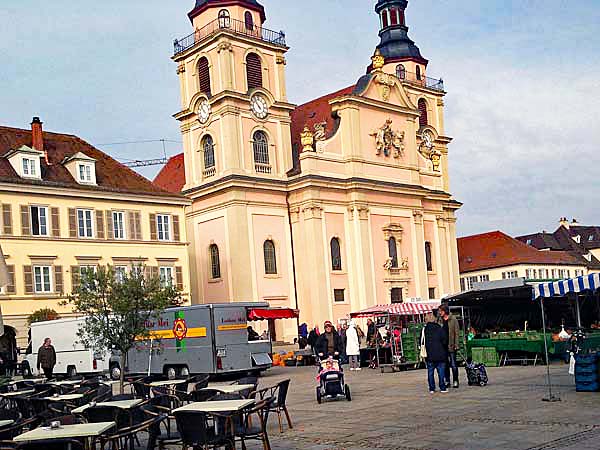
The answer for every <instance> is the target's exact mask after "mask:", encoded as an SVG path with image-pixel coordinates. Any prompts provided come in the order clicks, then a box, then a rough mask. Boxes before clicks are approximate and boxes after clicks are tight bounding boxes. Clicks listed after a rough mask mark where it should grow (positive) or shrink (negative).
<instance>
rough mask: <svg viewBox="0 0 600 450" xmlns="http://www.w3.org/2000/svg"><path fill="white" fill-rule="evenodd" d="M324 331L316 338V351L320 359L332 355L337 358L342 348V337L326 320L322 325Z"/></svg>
mask: <svg viewBox="0 0 600 450" xmlns="http://www.w3.org/2000/svg"><path fill="white" fill-rule="evenodd" d="M323 328H324V329H325V332H324V333H322V334H321V335H320V336H319V339H318V340H317V345H316V347H317V353H318V355H319V357H320V358H321V359H323V358H327V357H329V356H332V357H333V358H334V359H339V358H340V356H341V354H342V352H343V351H344V349H343V348H342V338H341V336H340V335H339V334H338V332H337V331H335V328H333V324H332V323H331V322H330V321H329V320H327V321H326V322H325V324H324V326H323Z"/></svg>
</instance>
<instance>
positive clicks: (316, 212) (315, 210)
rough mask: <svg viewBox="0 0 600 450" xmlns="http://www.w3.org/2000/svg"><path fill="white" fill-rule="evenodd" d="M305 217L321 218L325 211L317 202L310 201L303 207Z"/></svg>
mask: <svg viewBox="0 0 600 450" xmlns="http://www.w3.org/2000/svg"><path fill="white" fill-rule="evenodd" d="M302 213H303V214H304V219H305V220H306V219H320V218H321V216H322V213H323V208H322V207H321V205H319V204H317V203H308V204H307V205H305V206H303V207H302Z"/></svg>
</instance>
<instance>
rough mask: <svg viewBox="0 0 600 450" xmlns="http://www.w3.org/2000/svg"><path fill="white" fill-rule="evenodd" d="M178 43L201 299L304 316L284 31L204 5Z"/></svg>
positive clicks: (235, 6)
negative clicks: (294, 310)
mask: <svg viewBox="0 0 600 450" xmlns="http://www.w3.org/2000/svg"><path fill="white" fill-rule="evenodd" d="M188 17H189V19H190V21H191V23H192V26H193V30H194V31H193V32H192V33H191V34H190V35H189V36H187V37H185V38H182V39H178V40H176V41H175V42H174V47H175V53H174V56H173V60H174V61H175V62H176V63H177V73H178V74H179V81H180V90H181V111H180V112H178V113H176V114H175V118H176V119H177V120H179V122H180V128H181V133H182V136H183V143H184V144H183V145H184V159H185V185H184V188H183V193H184V194H185V195H186V196H188V197H189V198H190V199H191V200H192V205H191V207H190V208H188V212H187V214H186V217H187V229H188V230H189V234H188V236H189V237H190V241H191V242H190V258H191V261H190V266H191V267H192V286H193V287H192V297H193V299H194V301H195V302H204V303H206V302H227V301H269V302H271V303H272V304H274V305H275V306H295V305H294V303H293V299H291V298H290V293H293V292H294V288H293V270H292V259H291V251H290V249H291V245H290V242H291V237H290V227H289V222H288V213H287V204H286V192H285V180H286V178H287V175H286V173H287V172H288V171H289V170H290V169H291V168H292V166H293V163H292V151H291V135H290V123H291V119H290V112H291V111H292V110H293V105H291V104H289V103H288V102H287V95H286V89H285V86H286V80H285V64H286V60H285V53H286V52H287V50H288V47H287V46H286V43H285V34H284V33H283V32H282V31H272V30H269V29H267V28H265V27H264V24H265V21H266V14H265V9H264V7H263V6H262V5H261V4H259V3H258V1H256V0H196V4H195V6H194V8H193V10H192V11H191V12H190V13H189V14H188Z"/></svg>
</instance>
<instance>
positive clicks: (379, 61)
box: [371, 49, 385, 70]
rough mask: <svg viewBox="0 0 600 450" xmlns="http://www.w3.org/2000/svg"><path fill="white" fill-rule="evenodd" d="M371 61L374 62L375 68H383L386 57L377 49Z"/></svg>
mask: <svg viewBox="0 0 600 450" xmlns="http://www.w3.org/2000/svg"><path fill="white" fill-rule="evenodd" d="M371 61H372V63H373V70H381V69H382V68H383V66H384V65H385V58H384V57H383V55H382V54H381V52H380V51H379V49H376V50H375V53H374V54H373V56H372V57H371Z"/></svg>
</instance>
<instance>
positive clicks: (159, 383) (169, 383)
mask: <svg viewBox="0 0 600 450" xmlns="http://www.w3.org/2000/svg"><path fill="white" fill-rule="evenodd" d="M185 382H186V381H185V380H161V381H153V382H152V383H150V384H149V386H152V387H163V386H175V385H177V384H182V383H185Z"/></svg>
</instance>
